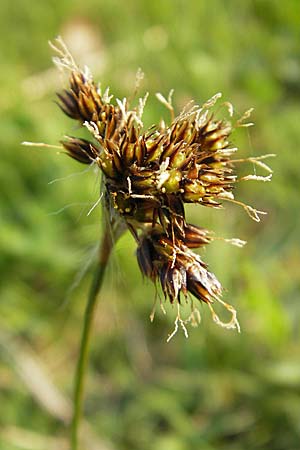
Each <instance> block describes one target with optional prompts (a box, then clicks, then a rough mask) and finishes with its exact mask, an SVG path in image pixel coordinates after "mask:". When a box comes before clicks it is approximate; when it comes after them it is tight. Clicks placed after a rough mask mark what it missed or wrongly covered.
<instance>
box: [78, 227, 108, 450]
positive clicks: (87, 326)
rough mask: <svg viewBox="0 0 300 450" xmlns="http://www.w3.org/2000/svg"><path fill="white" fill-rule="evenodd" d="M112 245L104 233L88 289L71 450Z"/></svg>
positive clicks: (79, 415) (80, 413)
mask: <svg viewBox="0 0 300 450" xmlns="http://www.w3.org/2000/svg"><path fill="white" fill-rule="evenodd" d="M113 245H114V242H113V238H112V234H111V233H110V232H109V230H107V231H106V233H104V236H103V238H102V242H101V245H100V251H99V260H98V263H97V267H96V270H95V273H94V277H93V280H92V284H91V287H90V291H89V296H88V301H87V305H86V309H85V313H84V322H83V330H82V336H81V341H80V352H79V359H78V362H77V367H76V372H75V381H74V398H73V408H74V409H73V417H72V422H71V450H78V436H79V427H80V420H81V416H82V406H83V397H84V382H85V375H86V368H87V363H88V354H89V347H90V337H91V330H92V324H93V319H94V316H95V311H96V305H97V298H98V294H99V291H100V289H101V286H102V283H103V279H104V274H105V269H106V267H107V265H108V264H107V263H108V260H109V256H110V254H111V251H112V248H113Z"/></svg>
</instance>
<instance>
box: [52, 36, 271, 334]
mask: <svg viewBox="0 0 300 450" xmlns="http://www.w3.org/2000/svg"><path fill="white" fill-rule="evenodd" d="M52 47H53V48H54V49H55V51H56V52H57V54H58V56H57V57H56V58H55V63H56V64H57V65H58V67H59V68H63V69H68V70H69V86H68V87H67V88H66V89H65V90H64V91H63V92H61V93H59V94H57V95H58V104H59V106H60V108H61V109H62V111H63V112H64V113H65V114H66V115H67V116H69V117H70V118H71V119H74V120H76V121H78V122H79V123H80V124H81V125H82V126H84V127H86V128H87V129H88V130H89V132H90V133H91V140H85V139H81V138H77V137H73V136H72V137H71V136H70V137H66V138H65V139H64V140H63V141H62V145H63V147H64V149H65V151H66V152H67V154H68V155H69V156H71V157H72V158H74V159H76V160H77V161H79V162H81V163H83V164H95V165H97V166H98V167H99V168H100V169H101V171H102V174H103V185H104V198H105V202H106V206H107V208H108V209H109V211H112V212H113V214H117V216H118V217H119V218H120V220H121V221H122V222H123V223H124V224H125V225H126V227H127V229H128V230H129V231H130V232H131V234H132V235H133V236H134V239H135V240H136V243H137V260H138V263H139V267H140V269H141V272H142V273H143V275H145V276H146V277H148V278H150V279H151V280H152V281H153V282H154V283H160V285H161V288H162V292H163V295H164V297H165V298H166V299H169V300H170V302H171V303H177V305H180V304H181V302H182V299H189V298H190V296H189V294H192V296H194V297H196V298H197V299H198V300H200V301H202V302H204V303H206V304H207V305H208V307H209V309H210V311H211V313H212V317H213V319H214V321H215V322H216V323H218V324H219V325H221V326H224V327H226V328H237V329H238V330H239V325H238V321H237V318H236V311H235V309H234V308H233V307H232V306H231V305H228V304H226V303H225V302H224V301H223V300H222V299H221V296H222V286H221V284H220V282H219V281H218V280H217V278H216V276H215V275H214V274H213V273H211V272H210V271H209V270H208V268H207V265H206V264H205V263H204V262H203V261H202V259H201V257H200V256H199V255H198V254H196V253H195V252H194V249H196V248H201V247H203V246H204V245H207V244H209V243H210V242H211V240H212V239H214V237H213V234H212V233H210V232H209V231H208V230H205V229H203V228H201V227H198V226H195V225H192V224H189V223H187V222H186V218H185V208H184V206H185V204H186V203H197V204H200V205H202V206H206V207H211V208H220V207H222V202H224V201H229V202H232V203H236V204H239V205H241V206H242V207H243V208H244V209H245V210H246V212H247V213H248V214H249V216H250V217H251V218H252V219H254V220H255V221H259V220H260V215H261V214H263V212H262V211H257V210H256V209H255V208H253V207H252V206H249V205H245V204H244V203H242V202H240V201H237V200H236V199H235V197H234V186H235V184H236V183H237V182H239V181H247V180H253V179H256V180H264V181H269V180H270V178H271V172H272V171H271V169H269V167H268V166H267V165H266V164H265V163H264V162H263V161H262V160H263V159H264V158H265V157H266V156H270V155H265V156H263V157H258V158H254V157H251V158H249V159H248V160H247V159H235V158H234V155H235V153H236V152H237V148H236V147H234V146H233V145H232V142H231V133H232V131H233V130H234V128H237V127H247V126H250V125H252V123H249V122H247V120H248V118H249V116H250V113H251V110H249V111H247V112H246V113H245V114H244V115H243V116H242V117H241V118H240V119H239V120H237V121H236V122H235V123H234V124H232V123H231V122H230V121H229V120H220V119H217V118H216V116H215V114H214V113H213V112H212V107H213V106H214V105H215V103H216V102H217V101H218V100H219V98H220V97H221V94H216V95H215V96H214V97H213V98H211V99H210V100H209V101H208V102H206V103H205V104H204V105H202V106H198V105H194V104H193V103H190V104H188V105H187V106H186V108H185V109H184V110H183V111H182V112H181V113H180V114H179V115H178V116H176V117H174V109H173V106H172V98H171V95H169V98H168V99H166V98H165V97H163V96H162V95H161V94H157V97H158V99H159V100H160V101H161V102H162V103H163V104H164V105H165V106H166V107H167V108H168V109H169V110H170V111H171V116H172V122H171V124H170V125H165V124H164V123H160V125H159V126H156V127H152V128H151V129H149V130H146V131H145V130H144V127H143V122H142V114H143V109H144V107H145V104H146V99H147V95H146V96H145V97H144V98H141V99H140V100H139V101H138V105H137V106H136V107H135V108H131V107H130V104H129V102H128V101H127V99H126V98H124V99H123V100H119V99H116V101H115V102H114V103H113V102H112V98H113V97H112V95H110V94H109V90H108V89H107V90H106V91H104V92H103V93H102V91H101V89H100V87H99V86H98V85H97V84H95V82H94V81H93V78H92V76H91V74H90V73H89V71H88V70H87V69H85V70H81V69H79V68H78V67H77V65H76V64H75V62H74V60H73V58H72V56H71V55H70V53H69V52H68V50H67V48H66V47H65V45H64V43H63V42H62V40H60V39H58V40H57V42H56V44H55V45H53V44H52ZM225 106H227V109H228V115H229V116H230V117H231V116H232V114H233V108H232V105H231V104H229V103H225ZM245 161H249V162H251V163H252V164H255V165H257V166H260V167H261V168H263V169H264V170H266V171H267V172H268V175H267V176H266V177H263V176H257V175H248V176H244V177H243V178H241V179H239V178H238V176H237V174H236V171H235V168H236V166H237V165H238V164H240V163H243V162H245ZM234 241H235V242H234ZM232 242H233V243H236V244H237V245H240V244H241V242H242V241H239V240H233V241H232ZM216 301H217V302H220V303H221V304H222V305H223V306H224V307H225V308H226V309H227V310H228V311H229V312H230V313H231V316H232V317H231V320H230V321H229V322H226V323H224V322H222V321H221V320H220V318H219V317H218V316H217V315H216V313H215V311H214V309H213V304H214V302H216ZM176 320H177V321H176V325H177V327H178V322H179V323H180V324H181V325H182V327H184V321H183V320H182V319H181V317H180V313H179V312H178V317H177V319H176ZM184 329H185V328H184Z"/></svg>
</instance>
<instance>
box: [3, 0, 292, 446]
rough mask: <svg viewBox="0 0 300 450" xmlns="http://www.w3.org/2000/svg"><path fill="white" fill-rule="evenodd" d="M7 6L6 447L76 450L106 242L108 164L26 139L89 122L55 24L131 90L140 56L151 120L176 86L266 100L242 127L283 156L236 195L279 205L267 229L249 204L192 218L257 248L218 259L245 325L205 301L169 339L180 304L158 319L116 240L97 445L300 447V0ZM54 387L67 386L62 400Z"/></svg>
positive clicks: (53, 137)
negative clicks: (61, 63) (79, 119)
mask: <svg viewBox="0 0 300 450" xmlns="http://www.w3.org/2000/svg"><path fill="white" fill-rule="evenodd" d="M1 8H2V10H1V17H0V30H1V31H0V33H1V39H0V55H1V72H0V83H1V84H0V86H1V97H0V112H1V121H0V135H1V155H2V158H1V166H0V192H1V214H0V254H1V259H0V271H1V275H0V278H1V282H0V302H1V303H0V330H1V333H0V402H1V409H0V447H1V450H2V449H3V450H23V449H29V450H35V449H38V450H43V449H47V450H48V449H52V448H53V449H54V448H55V449H57V448H59V449H60V448H62V450H63V449H64V448H67V447H66V445H67V444H66V437H67V433H68V431H67V427H66V425H65V423H64V421H63V420H62V418H63V417H64V414H65V415H68V411H69V409H68V406H67V407H66V410H64V406H63V405H65V403H64V400H66V399H68V398H70V395H71V392H72V377H73V372H74V368H75V364H76V358H77V352H78V347H79V332H80V328H81V323H82V316H83V310H84V306H85V301H86V293H87V289H88V285H89V281H90V275H87V276H86V277H83V279H82V280H81V281H80V282H79V281H78V283H77V282H76V280H77V279H79V276H78V274H80V273H83V272H84V269H87V268H88V262H89V261H90V260H91V258H92V254H93V251H94V249H95V246H96V244H97V242H98V240H99V236H100V235H101V214H100V209H99V208H98V209H96V210H95V211H94V212H93V213H92V214H91V215H90V216H88V217H87V212H88V211H89V209H90V207H91V205H92V204H93V202H95V201H96V200H97V197H98V195H99V194H98V188H99V186H98V183H97V179H96V176H95V173H93V171H92V170H91V171H89V172H86V173H83V172H82V166H80V165H79V164H77V163H76V162H74V161H71V160H70V159H68V158H66V157H65V156H62V155H57V154H56V152H55V150H51V149H49V150H47V149H37V148H30V147H22V146H21V145H20V142H22V141H24V140H27V141H37V142H40V141H44V142H49V143H54V144H56V143H57V142H58V141H59V139H60V138H61V137H62V136H63V135H64V134H66V133H71V134H72V133H73V134H74V133H76V132H77V130H76V129H74V125H73V123H72V122H71V121H69V120H68V119H67V118H65V117H63V115H62V113H61V112H60V111H59V110H58V108H57V106H56V105H55V103H54V101H53V100H54V99H55V92H56V91H57V90H59V89H60V87H61V79H60V76H59V74H58V72H56V71H52V67H53V66H52V63H51V56H52V55H51V50H50V49H49V47H48V44H47V41H48V40H49V39H53V38H54V37H55V36H56V35H58V34H62V36H63V37H65V39H66V40H67V38H70V36H71V37H72V41H73V44H74V42H75V40H76V36H78V35H79V37H80V39H79V44H80V45H79V47H81V49H85V50H84V51H83V50H80V48H79V51H78V54H79V55H78V57H79V59H80V63H81V64H84V63H85V62H86V63H88V64H89V65H90V66H91V68H92V70H93V71H94V72H95V75H96V78H99V79H100V80H101V81H102V85H103V86H107V85H109V86H111V89H112V91H113V92H114V93H116V94H117V96H119V97H122V96H124V95H126V96H129V95H130V93H131V92H133V90H134V80H135V73H136V71H137V69H138V67H142V69H143V71H144V72H145V80H144V82H143V84H142V87H141V92H144V91H149V92H150V98H149V102H148V105H147V108H146V115H145V121H146V123H147V125H151V124H152V123H154V122H157V121H158V120H159V119H160V117H161V116H162V115H164V116H165V118H166V119H167V115H166V112H165V111H164V109H163V108H162V107H161V105H160V104H158V102H157V101H156V99H155V96H154V94H155V92H157V91H160V92H162V93H163V94H167V93H168V91H169V90H170V89H171V88H174V89H175V97H174V99H175V104H176V107H177V109H179V108H181V106H182V105H183V104H184V103H185V102H186V101H187V100H189V99H191V98H194V99H195V100H196V101H197V102H199V103H201V102H203V101H205V100H206V99H208V98H209V97H211V96H212V95H213V94H215V93H216V92H219V91H221V92H223V94H224V99H225V100H229V101H231V102H232V103H233V104H234V106H235V107H236V110H237V112H239V113H242V112H243V111H244V110H246V109H248V108H250V107H254V108H255V111H254V114H253V119H254V121H255V127H254V128H251V129H249V133H247V132H246V131H244V132H239V133H236V136H234V138H235V139H236V143H237V144H238V145H239V147H240V155H241V156H246V155H251V156H254V155H260V154H264V153H276V154H277V158H276V159H273V160H272V161H271V160H270V164H271V166H272V168H273V169H274V177H273V180H272V182H271V183H267V184H263V183H255V182H253V183H252V182H248V183H244V184H243V185H242V184H241V185H240V186H239V189H238V197H239V199H243V200H244V201H245V202H246V203H250V204H252V205H254V206H256V207H257V208H258V209H264V210H266V211H268V216H266V217H265V218H263V220H262V222H261V223H260V224H256V223H254V222H253V221H251V220H250V219H249V218H248V217H247V216H246V214H245V213H244V212H243V211H242V210H241V209H239V208H232V207H229V208H227V209H224V211H211V210H209V211H205V209H204V208H203V207H197V206H194V207H192V208H189V212H188V214H189V215H190V217H192V218H193V222H194V223H197V224H198V225H202V226H207V227H209V228H211V229H213V230H215V231H216V233H217V234H218V235H221V236H225V237H240V238H241V239H245V240H247V241H248V245H247V246H246V247H245V248H244V249H236V248H234V247H231V246H228V245H226V244H224V243H222V242H215V243H214V244H211V246H209V248H207V250H206V253H205V255H204V257H205V258H206V259H207V260H208V261H209V264H210V268H211V269H212V271H214V272H215V273H216V275H217V276H218V277H219V278H220V280H221V281H222V282H223V284H224V285H225V287H226V288H227V293H226V296H225V297H226V299H228V300H229V301H230V302H231V303H233V304H234V305H235V306H236V308H237V309H238V311H239V320H240V324H241V328H242V333H241V334H240V335H238V334H236V333H234V332H226V331H224V330H222V329H219V328H218V327H216V326H215V325H214V324H212V323H211V319H210V317H209V313H208V311H207V310H206V308H205V305H204V306H201V307H200V309H201V313H202V323H201V325H200V327H199V328H197V329H191V330H190V338H189V340H186V339H185V338H184V336H183V334H180V333H179V334H178V335H177V336H176V337H175V338H174V339H173V340H172V341H171V342H170V343H169V344H166V342H165V340H166V337H167V335H168V332H169V331H170V330H171V329H172V327H173V321H174V315H175V311H174V310H172V308H169V310H168V315H167V317H166V316H164V315H163V314H162V313H160V312H159V311H157V315H156V318H155V321H154V323H152V324H151V323H150V321H149V315H150V312H151V309H152V303H153V299H154V295H155V292H154V288H153V286H152V285H150V284H149V283H147V282H145V281H143V280H142V277H141V275H140V273H139V269H138V266H137V263H136V260H135V255H134V252H135V246H134V242H133V241H132V239H131V237H130V236H128V235H126V236H124V237H123V238H122V239H121V240H120V242H119V243H118V245H117V249H116V251H115V255H114V257H113V259H112V261H111V265H110V268H109V270H108V273H107V276H106V281H105V286H104V289H103V292H102V298H101V299H100V304H99V308H98V314H97V318H96V324H95V330H94V335H93V339H92V354H91V364H90V371H89V374H88V382H87V396H86V403H85V417H86V420H87V421H88V429H87V431H86V433H85V440H86V449H90V448H91V449H92V448H93V447H92V445H93V444H94V445H96V444H95V443H97V442H98V441H99V442H100V441H104V442H105V443H106V444H105V445H106V447H107V448H112V449H115V450H154V449H155V450H190V449H201V450H202V449H203V450H229V449H230V450H240V449H243V450H244V449H245V450H248V449H249V450H265V449H267V448H268V449H269V448H270V449H272V450H296V449H298V446H299V441H300V427H299V417H300V384H299V380H300V364H299V361H300V347H299V337H300V336H299V334H300V333H299V331H300V330H299V315H300V307H299V298H298V297H299V289H300V277H299V263H300V261H299V225H300V213H299V211H300V209H299V186H300V171H299V151H300V150H299V149H300V134H299V120H300V112H299V101H300V84H299V83H300V82H299V80H300V62H299V51H300V6H299V2H298V1H297V0H294V1H293V0H289V1H288V2H279V1H268V0H261V1H258V0H257V1H254V0H246V1H244V2H240V1H238V0H229V1H227V2H222V1H221V0H213V1H211V2H200V1H197V0H191V1H189V2H186V1H179V0H174V1H170V0H163V1H153V2H148V1H138V0H128V1H126V2H125V1H116V0H111V1H110V2H108V1H107V2H104V1H101V0H97V1H95V0H86V1H85V2H79V1H70V0H62V1H60V2H55V1H50V0H47V1H45V2H38V1H37V0H35V1H32V0H31V1H29V0H27V1H20V0H15V1H14V2H10V1H8V0H5V1H4V4H3V5H2V6H1ZM89 36H91V40H92V43H91V44H89ZM76 42H77V40H76ZM71 44H72V43H70V45H71ZM77 46H78V44H77ZM89 48H90V51H89ZM75 53H76V51H75ZM93 54H94V55H95V57H92V56H93ZM80 133H81V132H78V134H80ZM249 169H250V170H251V169H252V167H251V166H250V167H249ZM79 172H81V173H80V174H77V175H76V176H72V177H68V176H69V175H72V174H75V173H79ZM58 178H62V180H61V181H57V182H55V183H52V184H49V182H51V181H52V180H54V179H58ZM59 210H62V211H61V212H59V213H58V211H59ZM73 285H76V286H75V287H74V288H73V289H71V288H72V286H73ZM24 357H25V362H24ZM26 361H27V363H26ZM28 361H29V362H30V361H31V363H32V361H36V364H37V365H38V367H40V366H42V367H43V368H44V369H43V372H37V374H36V373H35V372H34V370H33V369H32V368H31V369H30V367H29V368H28V366H27V365H26V364H29V363H28ZM34 375H36V376H37V379H35V378H34ZM31 378H34V380H36V381H35V382H34V383H31ZM50 383H51V384H50ZM50 386H52V388H53V386H54V387H55V389H57V390H58V391H59V395H60V397H59V399H60V402H59V401H58V403H57V404H56V408H57V409H55V408H54V410H53V409H51V407H50V406H49V405H51V404H52V403H51V399H52V401H53V399H54V394H53V393H52V394H51V392H52V391H51V387H50ZM43 395H44V396H45V397H43ZM57 395H58V393H57ZM66 411H67V412H66ZM106 447H105V448H106ZM96 448H97V447H96ZM82 450H85V449H84V448H83V449H82Z"/></svg>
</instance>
